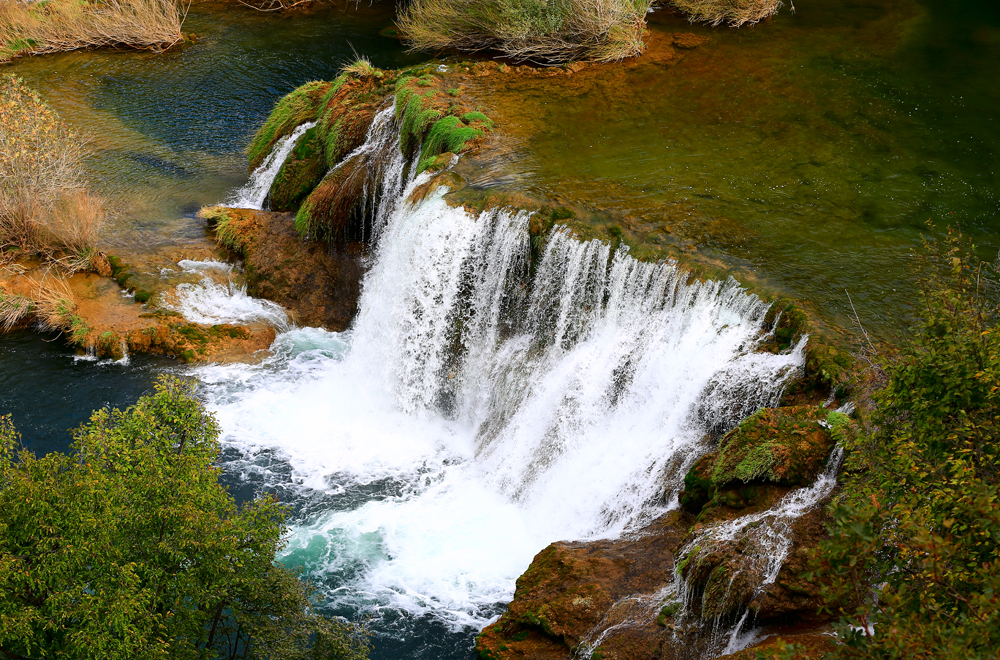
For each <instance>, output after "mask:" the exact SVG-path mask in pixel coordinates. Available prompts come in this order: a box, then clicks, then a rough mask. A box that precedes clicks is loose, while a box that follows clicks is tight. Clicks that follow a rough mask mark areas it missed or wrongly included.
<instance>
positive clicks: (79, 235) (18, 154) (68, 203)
mask: <svg viewBox="0 0 1000 660" xmlns="http://www.w3.org/2000/svg"><path fill="white" fill-rule="evenodd" d="M86 153H87V145H86V142H85V141H84V140H83V139H81V138H80V136H78V135H76V134H74V133H73V132H72V131H70V130H69V129H68V128H67V127H66V126H65V124H63V123H62V122H61V121H60V120H59V117H58V116H57V115H56V114H55V112H54V111H53V110H52V109H51V108H49V107H48V106H47V105H46V104H45V103H44V102H43V101H42V100H41V98H39V96H38V95H37V94H36V93H35V92H34V91H32V90H30V89H29V88H27V87H26V86H25V85H24V82H23V81H22V80H21V79H20V78H18V77H16V76H5V77H2V78H0V251H2V250H9V249H11V248H14V249H17V250H19V251H21V252H22V253H26V254H38V255H41V256H42V257H45V258H47V259H49V260H52V261H56V262H58V263H60V264H62V265H63V266H65V267H66V268H67V269H68V270H71V271H72V270H80V269H83V268H87V267H89V266H90V265H91V263H92V262H93V260H94V259H95V255H96V248H95V246H96V243H97V237H98V233H99V231H100V229H101V225H102V224H103V222H104V219H105V205H104V201H103V200H102V199H101V198H99V197H97V196H96V195H94V194H92V193H90V192H89V191H88V190H87V189H86V187H85V185H84V181H83V172H82V160H83V158H84V156H85V155H86Z"/></svg>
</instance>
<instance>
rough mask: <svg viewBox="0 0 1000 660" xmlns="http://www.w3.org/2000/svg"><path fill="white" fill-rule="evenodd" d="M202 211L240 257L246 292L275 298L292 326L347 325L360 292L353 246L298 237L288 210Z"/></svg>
mask: <svg viewBox="0 0 1000 660" xmlns="http://www.w3.org/2000/svg"><path fill="white" fill-rule="evenodd" d="M207 215H209V216H212V217H213V218H214V220H211V221H210V222H212V223H214V226H215V228H216V238H217V240H219V242H220V243H221V244H222V245H223V246H225V247H227V248H228V249H229V250H231V251H232V252H234V253H235V254H237V255H238V256H240V257H242V258H243V263H244V270H245V276H246V283H247V291H248V292H249V293H250V294H251V295H253V296H256V297H258V298H266V299H267V300H271V301H273V302H276V303H278V304H279V305H281V306H282V307H284V308H285V310H286V311H287V312H288V313H289V315H290V316H291V317H292V320H293V321H294V322H295V323H296V324H298V325H306V326H314V327H324V328H327V329H328V330H335V331H338V332H340V331H343V330H346V329H347V327H348V326H349V325H350V323H351V320H352V319H353V318H354V314H355V313H356V312H357V308H358V297H359V296H360V295H361V277H362V275H363V274H364V270H363V269H362V267H361V263H360V260H359V249H358V250H355V251H353V252H350V251H348V250H349V249H350V246H348V249H345V250H341V251H332V250H331V249H330V248H329V247H328V246H326V245H323V244H321V243H318V242H306V241H303V240H302V238H301V237H300V236H299V234H298V232H297V231H296V230H295V221H294V218H293V216H292V215H291V214H285V213H270V212H267V211H253V210H249V209H215V210H213V211H212V212H210V213H207ZM356 247H358V248H360V246H356Z"/></svg>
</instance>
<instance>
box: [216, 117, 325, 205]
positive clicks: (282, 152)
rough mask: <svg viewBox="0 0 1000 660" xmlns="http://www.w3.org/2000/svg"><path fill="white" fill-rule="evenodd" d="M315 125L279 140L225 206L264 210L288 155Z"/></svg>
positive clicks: (301, 126) (297, 129) (304, 125)
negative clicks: (272, 185) (272, 186)
mask: <svg viewBox="0 0 1000 660" xmlns="http://www.w3.org/2000/svg"><path fill="white" fill-rule="evenodd" d="M315 125H316V122H312V121H310V122H306V123H304V124H302V125H300V126H298V127H296V128H295V130H294V131H292V133H291V134H290V135H288V136H286V137H283V138H281V139H280V140H278V141H277V142H276V143H275V144H274V147H273V148H272V149H271V153H269V154H268V155H267V158H265V159H264V162H263V163H261V164H260V166H259V167H258V168H257V169H255V170H254V171H253V173H252V174H251V175H250V179H249V180H248V181H247V182H246V183H245V184H244V185H243V187H242V188H239V189H238V190H236V191H235V192H234V193H233V195H232V196H231V197H230V198H229V199H227V200H226V201H225V202H224V204H225V206H231V207H233V208H238V209H257V210H260V209H263V208H264V201H265V200H266V199H267V194H268V193H269V192H270V191H271V184H273V183H274V179H275V177H277V176H278V172H279V171H280V170H281V166H282V165H284V164H285V159H286V158H288V154H290V153H292V149H294V148H295V145H296V143H297V142H298V141H299V138H301V137H302V136H303V135H305V132H306V131H308V130H309V129H310V128H312V127H313V126H315Z"/></svg>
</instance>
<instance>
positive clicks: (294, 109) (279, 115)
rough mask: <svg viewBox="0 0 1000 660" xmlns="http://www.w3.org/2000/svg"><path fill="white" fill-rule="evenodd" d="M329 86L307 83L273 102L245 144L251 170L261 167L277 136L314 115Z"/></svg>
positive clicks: (312, 117)
mask: <svg viewBox="0 0 1000 660" xmlns="http://www.w3.org/2000/svg"><path fill="white" fill-rule="evenodd" d="M332 87H333V86H332V84H331V83H328V82H321V81H315V80H314V81H312V82H307V83H306V84H304V85H302V86H301V87H299V88H297V89H295V90H294V91H292V92H291V93H289V94H287V95H285V96H284V97H282V98H281V99H280V100H279V101H278V102H277V103H276V104H275V105H274V110H272V111H271V114H270V116H269V117H268V118H267V121H265V122H264V125H263V126H261V127H260V129H259V130H258V131H257V133H256V134H255V135H254V136H253V139H252V140H251V141H250V146H249V147H247V158H248V159H249V161H250V170H251V171H253V170H255V169H257V168H258V167H259V166H260V164H261V163H262V162H263V161H264V159H265V158H266V157H267V154H268V153H270V151H271V149H272V148H273V147H274V144H275V143H276V142H277V141H278V140H279V139H281V138H282V137H284V136H286V135H290V134H291V133H292V131H294V130H295V128H296V127H297V126H299V125H300V124H303V123H305V122H307V121H314V120H315V119H316V118H317V115H318V113H319V109H320V107H321V103H322V101H323V100H324V99H325V98H326V97H327V96H328V95H329V93H330V92H331V91H332Z"/></svg>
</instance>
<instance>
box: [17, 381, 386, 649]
mask: <svg viewBox="0 0 1000 660" xmlns="http://www.w3.org/2000/svg"><path fill="white" fill-rule="evenodd" d="M218 437H219V426H218V423H217V422H216V420H215V418H214V417H213V416H212V415H211V413H209V412H208V411H206V410H205V408H204V406H203V405H202V404H201V403H200V402H199V401H198V399H197V398H196V397H195V388H194V385H193V383H188V382H185V381H182V380H180V379H176V378H169V377H163V378H161V379H160V381H159V382H158V383H157V386H156V391H155V393H154V394H151V395H147V396H143V397H141V398H140V399H139V401H138V402H137V403H136V405H135V406H133V407H131V408H128V409H126V410H124V411H122V410H118V409H114V410H111V409H107V408H105V409H103V410H99V411H96V412H95V413H94V414H93V415H92V416H91V418H90V421H89V422H88V423H86V424H84V425H82V426H81V427H80V428H79V429H77V430H76V431H74V432H73V444H72V448H71V453H69V454H63V453H60V452H52V453H49V454H47V455H46V456H44V457H41V458H38V457H36V456H35V455H34V454H33V453H32V452H30V451H28V450H26V449H24V448H23V444H22V443H21V439H20V436H19V435H18V434H17V432H16V430H15V429H14V426H13V424H12V422H11V420H10V417H0V511H3V513H4V515H3V522H4V524H3V525H2V526H0V566H3V567H4V570H3V571H0V612H3V613H4V616H3V617H2V620H0V655H3V656H4V657H12V658H28V657H30V658H97V657H100V658H108V659H111V660H124V659H126V658H137V657H143V658H158V659H166V658H198V657H226V658H233V657H239V658H245V659H247V660H249V659H253V658H261V659H263V658H338V659H340V660H363V659H364V658H366V657H367V654H368V649H369V643H368V637H367V634H366V632H365V631H364V630H363V629H361V628H358V627H356V626H354V625H352V624H349V623H347V622H346V621H344V620H341V619H327V618H325V617H323V616H321V615H319V614H318V613H316V612H315V610H314V608H313V603H314V595H313V593H312V589H311V587H310V586H309V585H307V584H306V583H304V582H300V581H299V579H298V578H297V576H296V575H295V573H293V572H292V571H289V570H288V569H286V568H284V567H283V566H282V565H281V563H280V562H278V561H276V556H277V555H278V553H279V552H280V550H281V548H282V546H283V544H284V539H285V538H286V526H285V522H284V521H285V516H286V515H287V510H286V508H285V507H283V506H282V505H280V504H279V503H278V502H277V500H276V499H274V498H273V497H271V496H269V495H264V496H261V497H259V498H257V499H255V500H253V501H252V502H249V503H247V504H245V505H243V506H238V505H237V504H236V502H235V501H234V500H233V498H232V496H231V495H230V494H229V492H228V491H227V490H226V488H225V487H224V486H223V485H222V484H220V483H219V472H220V471H219V468H218V467H217V465H216V460H217V458H218V455H219V441H218ZM234 648H239V649H240V652H239V654H238V655H237V654H235V653H233V649H234Z"/></svg>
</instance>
